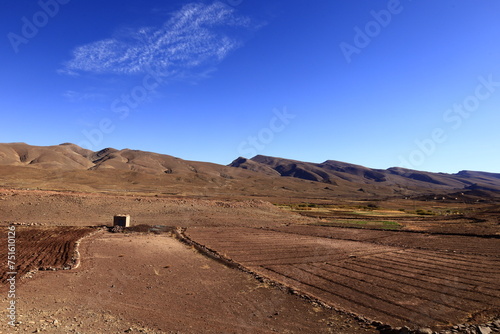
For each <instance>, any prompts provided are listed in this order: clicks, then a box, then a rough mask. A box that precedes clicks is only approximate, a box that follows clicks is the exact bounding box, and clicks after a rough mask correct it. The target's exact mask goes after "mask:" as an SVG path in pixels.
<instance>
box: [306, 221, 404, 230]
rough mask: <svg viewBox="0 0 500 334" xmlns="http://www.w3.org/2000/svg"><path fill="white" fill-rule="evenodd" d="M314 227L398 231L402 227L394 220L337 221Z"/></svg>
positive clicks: (318, 223) (321, 223)
mask: <svg viewBox="0 0 500 334" xmlns="http://www.w3.org/2000/svg"><path fill="white" fill-rule="evenodd" d="M312 225H323V226H325V225H329V226H356V227H366V228H378V229H384V230H398V229H400V228H401V227H402V225H401V224H399V223H398V222H396V221H392V220H361V219H335V220H331V221H327V222H324V221H322V222H317V223H314V224H312Z"/></svg>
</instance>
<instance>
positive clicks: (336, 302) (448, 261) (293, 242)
mask: <svg viewBox="0 0 500 334" xmlns="http://www.w3.org/2000/svg"><path fill="white" fill-rule="evenodd" d="M186 235H187V236H188V237H190V238H191V239H193V240H194V241H196V242H197V243H200V244H202V245H204V246H206V247H208V248H209V249H211V250H214V251H216V252H217V253H219V254H221V255H223V256H225V257H226V258H229V259H231V260H233V261H235V262H238V263H240V264H241V265H242V266H244V267H246V268H248V269H249V270H251V271H253V272H255V273H258V274H260V275H263V276H266V277H268V278H270V279H272V280H274V281H277V282H279V283H282V284H285V285H287V286H289V287H291V288H293V289H296V290H299V291H301V292H302V293H304V294H307V295H309V296H312V297H315V298H317V299H319V300H321V301H323V302H325V303H326V304H328V305H330V306H333V307H335V308H338V309H342V310H345V311H347V312H351V313H355V314H358V315H361V316H363V317H366V318H368V319H371V320H377V321H381V322H383V323H386V324H390V325H392V326H393V327H394V326H403V325H406V326H410V327H417V326H419V327H420V326H430V327H433V328H436V329H438V328H440V327H447V326H449V325H452V324H458V323H463V322H467V321H468V320H470V319H471V317H473V316H475V315H478V314H481V313H492V312H493V313H495V312H498V311H499V310H500V240H499V239H488V238H479V237H464V236H440V235H430V236H429V235H425V234H418V233H407V232H392V231H370V230H352V229H338V228H331V227H309V226H302V227H292V226H291V227H284V228H283V229H282V230H264V229H251V228H215V227H213V228H189V229H188V230H187V231H186Z"/></svg>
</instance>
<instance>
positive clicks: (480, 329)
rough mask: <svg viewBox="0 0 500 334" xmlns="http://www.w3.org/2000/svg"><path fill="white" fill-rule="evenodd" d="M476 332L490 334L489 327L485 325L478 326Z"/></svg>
mask: <svg viewBox="0 0 500 334" xmlns="http://www.w3.org/2000/svg"><path fill="white" fill-rule="evenodd" d="M477 332H478V334H490V333H491V328H489V327H486V326H478V327H477Z"/></svg>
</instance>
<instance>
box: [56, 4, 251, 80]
mask: <svg viewBox="0 0 500 334" xmlns="http://www.w3.org/2000/svg"><path fill="white" fill-rule="evenodd" d="M256 28H258V25H257V24H256V23H254V22H253V21H252V20H251V19H249V18H247V17H243V16H240V15H237V14H236V12H235V9H233V8H231V7H230V6H228V5H226V4H223V3H221V2H214V3H212V4H209V5H206V4H202V3H191V4H188V5H185V6H183V7H182V8H181V9H180V10H179V11H177V12H175V13H173V14H172V15H171V16H170V18H169V20H168V21H167V22H165V23H164V24H163V26H161V27H156V28H154V27H143V28H139V29H135V30H128V31H127V32H126V33H122V34H120V36H116V37H113V38H108V39H104V40H100V41H96V42H92V43H90V44H86V45H82V46H79V47H77V48H76V49H74V50H73V57H72V59H71V60H69V61H68V62H66V63H65V64H64V66H63V68H62V69H60V70H59V72H61V73H65V74H69V75H78V74H80V73H82V72H90V73H99V74H100V73H113V74H139V73H143V72H146V71H148V70H149V69H152V68H154V70H155V71H156V72H160V73H161V74H163V75H167V76H173V75H178V74H182V73H183V72H185V71H186V70H190V69H193V68H198V67H200V66H202V65H207V66H213V65H215V64H217V63H218V62H220V61H221V60H222V59H224V58H225V57H226V56H227V55H228V53H229V52H231V51H232V50H234V49H236V48H238V47H240V46H241V45H242V41H241V38H239V37H238V36H241V29H244V30H253V29H256Z"/></svg>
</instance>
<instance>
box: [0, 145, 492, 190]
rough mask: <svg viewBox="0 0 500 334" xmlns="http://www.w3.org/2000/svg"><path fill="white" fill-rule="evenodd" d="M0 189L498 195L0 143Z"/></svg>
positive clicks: (404, 173) (408, 180)
mask: <svg viewBox="0 0 500 334" xmlns="http://www.w3.org/2000/svg"><path fill="white" fill-rule="evenodd" d="M0 186H4V187H27V188H39V189H47V188H51V189H61V190H76V191H78V190H82V191H120V190H122V191H134V192H148V193H150V192H157V193H162V194H174V195H199V196H210V195H212V196H225V197H227V196H235V197H238V196H257V197H258V196H262V197H269V196H272V197H283V198H286V197H303V198H332V197H336V196H349V197H354V198H370V197H380V196H385V197H398V196H400V197H404V196H416V195H430V194H453V193H457V192H460V193H464V192H466V193H469V194H471V195H475V196H497V195H499V194H500V174H496V173H488V172H479V171H460V172H458V173H456V174H446V173H432V172H422V171H416V170H410V169H404V168H398V167H393V168H388V169H372V168H368V167H363V166H359V165H354V164H350V163H345V162H340V161H334V160H327V161H325V162H322V163H311V162H303V161H296V160H290V159H283V158H276V157H269V156H263V155H257V156H255V157H253V158H251V159H247V158H243V157H239V158H237V159H235V160H234V161H233V162H232V163H231V164H229V165H227V166H224V165H218V164H214V163H208V162H199V161H187V160H183V159H180V158H176V157H173V156H169V155H163V154H158V153H152V152H144V151H139V150H130V149H123V150H117V149H113V148H106V149H103V150H100V151H97V152H94V151H91V150H87V149H84V148H81V147H79V146H77V145H74V144H70V143H65V144H61V145H55V146H31V145H28V144H25V143H8V144H0Z"/></svg>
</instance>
